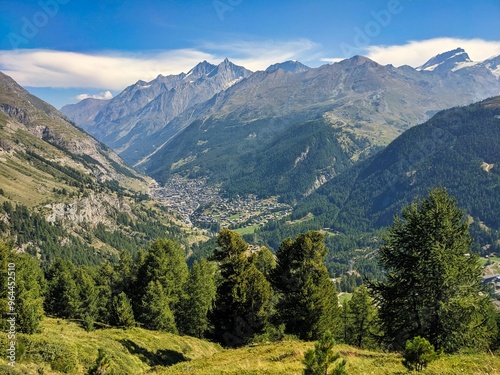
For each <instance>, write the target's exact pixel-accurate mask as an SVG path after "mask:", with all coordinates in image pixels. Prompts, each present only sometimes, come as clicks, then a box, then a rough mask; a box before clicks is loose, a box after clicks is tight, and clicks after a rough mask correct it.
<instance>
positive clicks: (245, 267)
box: [0, 189, 500, 353]
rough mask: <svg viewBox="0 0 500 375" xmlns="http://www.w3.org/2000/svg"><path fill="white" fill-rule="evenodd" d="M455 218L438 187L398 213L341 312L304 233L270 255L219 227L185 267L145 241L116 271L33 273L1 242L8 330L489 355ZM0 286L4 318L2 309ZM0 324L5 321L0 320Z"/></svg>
mask: <svg viewBox="0 0 500 375" xmlns="http://www.w3.org/2000/svg"><path fill="white" fill-rule="evenodd" d="M471 244H472V240H471V237H470V234H469V231H468V224H467V222H466V220H465V219H464V214H463V212H462V211H461V210H459V209H458V208H457V206H456V202H455V200H454V199H453V198H452V197H450V196H449V195H448V194H447V192H446V191H445V190H442V189H436V190H433V191H431V192H430V193H429V196H428V197H427V198H425V199H422V200H419V201H416V202H414V203H413V204H411V205H410V206H408V207H406V208H405V209H404V210H403V212H402V216H401V217H398V218H396V219H395V221H394V224H393V225H392V226H391V227H390V228H389V229H388V230H387V232H386V235H385V238H384V241H383V244H382V246H381V247H380V250H379V262H380V266H381V267H382V268H383V269H384V270H385V278H384V280H382V281H370V280H366V282H365V285H362V286H359V287H357V288H356V289H355V290H354V293H353V295H352V299H351V300H350V301H349V302H344V303H343V304H342V305H340V304H339V301H338V298H337V291H336V288H335V283H334V282H333V281H332V279H331V278H330V275H329V273H328V271H327V268H326V267H325V256H326V254H327V248H326V247H325V244H324V238H323V235H322V234H321V233H320V232H317V231H309V232H307V233H303V234H300V235H298V236H297V237H295V238H290V239H286V240H284V241H283V242H282V243H281V245H280V247H279V249H278V251H277V252H276V254H275V255H273V254H272V253H271V252H270V250H268V249H266V248H263V249H261V250H260V251H257V252H252V251H250V249H249V247H248V244H247V243H246V242H245V241H244V240H243V239H242V238H241V237H240V236H239V235H238V234H237V233H236V232H233V231H230V230H227V229H226V230H222V231H221V232H219V234H218V236H217V246H216V247H215V249H214V251H213V254H212V255H211V256H210V257H209V259H205V258H201V259H197V260H195V261H194V262H193V263H192V264H191V265H190V267H188V264H187V262H186V254H185V251H184V250H183V248H182V246H181V245H180V244H179V243H177V242H175V241H173V240H167V239H157V240H155V241H153V242H152V243H151V244H150V246H149V248H148V249H147V250H146V251H139V252H138V253H137V254H136V255H135V256H134V257H133V256H131V255H130V254H128V253H126V252H123V253H122V255H121V257H120V260H119V262H118V263H116V264H115V265H112V264H111V263H109V262H105V263H103V264H102V265H100V266H75V265H74V264H73V263H71V262H70V261H67V260H63V259H57V260H55V261H54V262H53V263H52V264H51V265H50V266H49V267H47V268H46V269H44V270H42V268H40V266H39V264H38V262H37V260H36V259H35V258H34V257H32V256H30V255H27V254H15V253H13V252H12V250H11V248H10V247H9V245H8V244H6V243H2V244H1V245H0V266H1V267H2V268H1V272H2V280H6V277H5V276H6V275H5V273H6V272H7V264H8V263H15V264H16V270H17V275H16V277H17V284H16V288H17V289H16V293H17V299H16V301H17V305H16V308H17V313H18V330H19V331H21V332H26V333H34V332H37V331H38V330H39V324H40V320H41V319H42V317H43V315H44V314H47V315H50V316H55V317H59V318H65V319H75V320H77V321H79V322H80V323H81V324H82V326H83V327H84V328H85V329H87V330H93V329H96V328H100V327H107V326H115V327H122V328H124V329H127V328H130V327H133V326H141V327H144V328H147V329H151V330H161V331H166V332H172V333H177V334H182V335H191V336H195V337H200V338H207V339H210V340H214V341H218V342H220V343H222V344H223V345H225V346H230V347H233V346H241V345H245V344H247V343H249V342H252V341H258V340H265V341H270V340H278V339H282V338H283V337H285V335H293V336H295V337H298V338H300V339H304V340H317V339H320V338H321V337H323V336H324V334H325V333H326V332H330V333H331V335H332V336H333V337H334V338H335V339H336V340H337V341H341V342H345V343H348V344H351V345H355V346H358V347H361V348H377V347H383V348H392V349H396V350H402V349H404V347H405V344H406V342H407V341H408V340H412V339H414V338H416V337H421V338H425V339H426V340H428V341H429V342H430V343H431V344H432V345H433V347H434V348H435V349H436V350H438V351H444V352H449V353H453V352H456V351H458V350H461V349H463V348H470V349H475V350H487V349H493V350H494V349H497V348H498V346H499V336H498V327H497V324H498V323H500V321H499V314H498V312H495V310H494V308H493V305H492V303H491V301H490V297H489V296H488V295H487V293H485V291H484V290H483V289H482V287H481V269H480V266H479V263H478V258H477V256H476V255H474V254H473V253H471V252H470V248H471ZM5 290H6V288H2V293H4V294H3V295H1V296H0V297H1V301H2V304H1V305H0V308H1V311H2V313H3V314H4V316H5V314H6V313H7V312H8V304H7V296H6V295H5ZM4 323H5V320H4Z"/></svg>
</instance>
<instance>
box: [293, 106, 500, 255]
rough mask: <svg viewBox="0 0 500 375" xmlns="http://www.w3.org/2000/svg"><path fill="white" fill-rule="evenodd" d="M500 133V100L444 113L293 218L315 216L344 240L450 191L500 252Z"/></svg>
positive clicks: (301, 205) (362, 165)
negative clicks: (418, 199)
mask: <svg viewBox="0 0 500 375" xmlns="http://www.w3.org/2000/svg"><path fill="white" fill-rule="evenodd" d="M499 125H500V97H495V98H492V99H488V100H485V101H483V102H480V103H476V104H473V105H470V106H467V107H457V108H452V109H449V110H445V111H442V112H439V113H438V114H436V115H435V116H433V117H432V118H431V119H430V120H429V121H427V122H425V123H424V124H422V125H419V126H416V127H414V128H412V129H410V130H408V131H406V132H405V133H403V134H402V135H401V136H400V137H398V138H397V139H396V140H394V141H393V142H392V143H391V144H390V145H389V146H387V148H385V149H384V150H383V151H381V152H380V153H378V154H377V155H375V156H374V157H372V158H370V159H369V160H366V161H364V162H362V163H360V164H359V165H357V166H356V167H355V168H353V169H351V170H350V171H347V172H346V173H345V174H342V175H340V176H338V177H337V178H335V179H334V180H332V181H330V182H328V183H327V184H325V185H324V186H323V187H322V188H321V189H319V190H318V191H317V192H316V193H315V194H313V195H311V196H310V197H308V198H306V199H305V200H303V201H302V202H300V203H299V205H298V206H297V208H296V210H295V212H294V214H293V218H295V219H298V218H300V217H303V216H305V215H307V214H308V213H312V214H314V217H315V220H316V221H317V222H318V225H322V226H323V227H325V226H326V227H331V228H333V229H335V230H339V231H342V232H349V231H366V230H374V229H379V228H382V227H384V226H386V225H388V224H389V223H390V222H391V221H392V218H393V216H394V215H395V214H397V213H399V212H400V210H401V207H402V206H403V205H406V204H408V203H410V202H411V200H412V199H413V197H414V196H424V195H426V194H427V191H428V190H429V189H431V188H432V187H435V186H442V187H446V188H447V189H448V191H449V193H450V194H451V195H453V196H455V197H456V198H457V200H458V203H459V206H461V207H462V208H463V209H465V211H466V212H467V213H468V214H469V215H470V216H471V220H474V225H473V226H472V230H473V233H474V234H475V236H476V239H478V237H477V236H480V237H482V241H483V242H482V243H481V246H483V245H486V244H488V243H489V244H490V245H494V243H492V242H491V241H492V240H494V239H495V238H496V237H497V236H496V235H495V232H494V231H498V230H499V229H500V221H499V220H498V215H497V213H498V212H499V211H500V206H499V200H498V197H499V196H500V171H499V168H498V166H499V165H500V164H499V163H500V148H499V145H500V126H499ZM332 213H334V214H333V215H332ZM478 228H482V229H483V230H482V231H479V229H478ZM486 228H490V229H491V230H487V231H486V232H485V231H484V229H486ZM480 232H483V233H482V234H481V233H480ZM488 236H493V238H490V237H488Z"/></svg>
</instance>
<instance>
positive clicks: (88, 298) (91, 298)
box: [75, 267, 98, 331]
mask: <svg viewBox="0 0 500 375" xmlns="http://www.w3.org/2000/svg"><path fill="white" fill-rule="evenodd" d="M75 282H76V285H77V288H78V297H79V301H78V308H77V312H76V317H77V318H79V319H83V321H84V328H85V329H86V330H87V331H92V330H93V329H94V322H95V321H96V320H97V319H98V291H97V289H96V286H95V282H94V279H93V278H92V277H91V276H90V275H89V273H88V272H87V271H86V270H85V268H83V267H79V268H78V269H77V271H76V274H75Z"/></svg>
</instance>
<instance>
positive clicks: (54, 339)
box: [0, 318, 500, 375]
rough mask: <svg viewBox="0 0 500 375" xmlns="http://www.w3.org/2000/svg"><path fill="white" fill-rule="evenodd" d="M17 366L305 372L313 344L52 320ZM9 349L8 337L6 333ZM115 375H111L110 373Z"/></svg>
mask: <svg viewBox="0 0 500 375" xmlns="http://www.w3.org/2000/svg"><path fill="white" fill-rule="evenodd" d="M17 339H18V354H17V362H16V366H15V367H14V368H12V367H10V366H8V365H7V359H6V358H5V356H2V358H0V374H13V375H18V374H19V375H21V374H23V375H32V374H33V375H38V374H45V375H53V374H86V373H87V370H88V368H90V367H91V366H92V365H93V364H94V363H95V361H96V358H97V354H98V349H99V348H103V349H104V350H105V351H106V353H107V357H108V358H109V359H110V363H111V366H110V372H106V373H109V374H133V375H138V374H152V375H177V374H193V375H196V374H199V375H217V374H221V375H222V374H225V375H229V374H234V375H236V374H238V375H250V374H255V375H257V374H268V375H274V374H276V375H278V374H283V375H284V374H297V375H298V374H301V373H302V369H303V365H302V358H303V356H304V352H305V351H306V350H307V349H310V348H312V347H313V345H314V344H313V343H312V342H303V341H299V340H291V341H282V342H277V343H265V344H258V345H251V346H246V347H243V348H239V349H223V348H221V347H220V346H219V345H217V344H213V343H210V342H208V341H205V340H199V339H195V338H192V337H186V336H177V335H173V334H169V333H161V332H155V331H148V330H144V329H141V328H133V329H129V330H122V329H116V328H113V329H98V330H96V331H93V332H86V331H84V330H83V329H82V328H80V327H79V325H78V324H76V323H74V322H68V321H65V320H62V319H52V318H45V319H44V320H43V323H42V332H41V333H40V334H35V335H32V336H27V335H18V338H17ZM0 342H1V345H2V347H4V348H5V347H6V345H7V335H6V334H2V335H1V336H0ZM336 350H337V351H338V352H340V354H341V356H342V358H345V359H347V370H348V373H349V374H353V375H358V374H373V375H378V374H380V375H382V374H407V373H408V371H407V370H406V369H405V368H404V367H403V365H402V364H401V356H400V355H399V354H397V353H384V352H375V351H370V350H361V349H357V348H354V347H351V346H347V345H337V346H336ZM111 371H112V372H111ZM422 374H436V375H437V374H444V375H446V374H450V375H451V374H477V375H500V357H499V356H495V355H493V354H484V353H483V354H457V355H452V356H447V355H443V356H441V357H440V358H439V359H438V360H436V361H435V362H432V363H431V364H430V365H429V367H428V368H427V369H426V370H425V371H423V372H422Z"/></svg>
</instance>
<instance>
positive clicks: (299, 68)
mask: <svg viewBox="0 0 500 375" xmlns="http://www.w3.org/2000/svg"><path fill="white" fill-rule="evenodd" d="M278 69H283V70H286V71H288V72H292V73H302V72H306V71H308V70H309V69H311V68H309V67H308V66H306V65H304V64H302V63H301V62H299V61H297V60H288V61H285V62H282V63H277V64H273V65H271V66H269V67H268V68H267V69H266V72H267V73H271V72H274V71H275V70H278Z"/></svg>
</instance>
